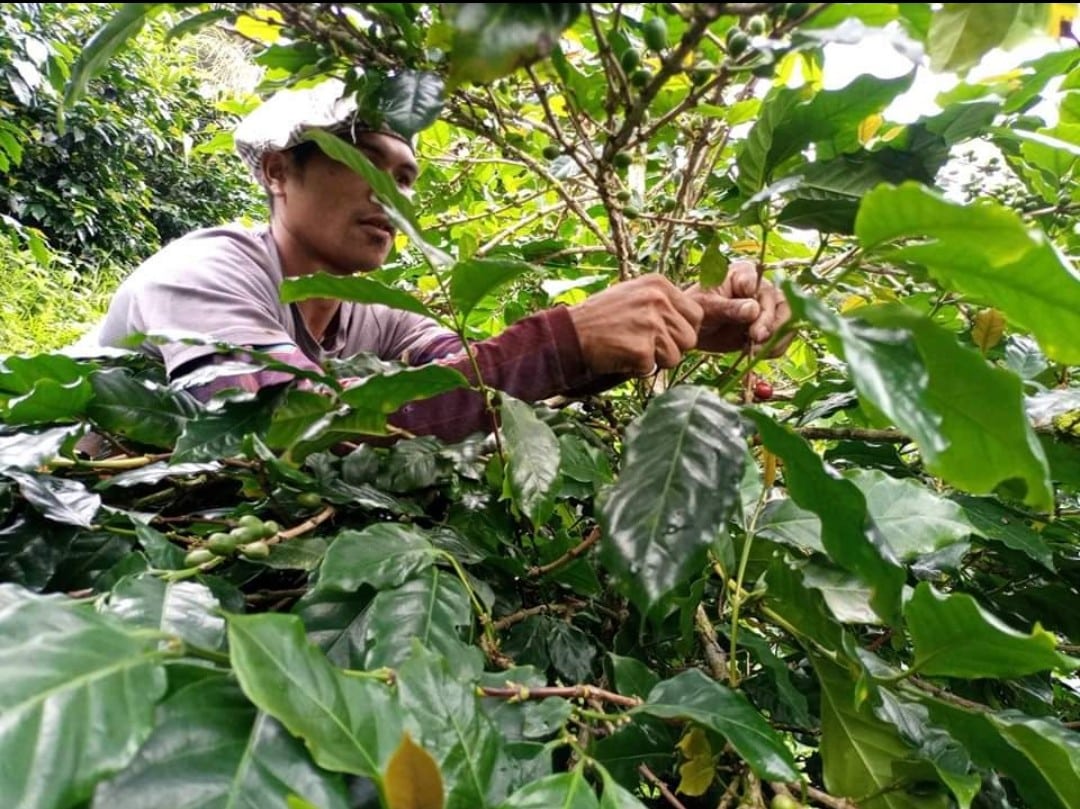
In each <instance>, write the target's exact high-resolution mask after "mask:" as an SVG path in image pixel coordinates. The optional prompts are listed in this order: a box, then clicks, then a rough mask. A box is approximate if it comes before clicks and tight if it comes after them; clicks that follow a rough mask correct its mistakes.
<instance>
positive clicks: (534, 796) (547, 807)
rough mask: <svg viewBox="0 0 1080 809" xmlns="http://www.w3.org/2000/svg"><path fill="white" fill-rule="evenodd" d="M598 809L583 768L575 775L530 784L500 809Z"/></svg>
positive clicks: (550, 776) (500, 806)
mask: <svg viewBox="0 0 1080 809" xmlns="http://www.w3.org/2000/svg"><path fill="white" fill-rule="evenodd" d="M553 807H558V809H599V807H600V804H599V803H597V800H596V793H595V792H593V789H592V787H591V786H589V782H588V781H586V780H585V775H584V772H583V770H582V768H581V767H578V768H577V769H575V770H574V771H573V772H563V773H558V774H557V775H549V776H548V777H547V778H541V779H540V780H539V781H535V782H533V783H531V784H528V785H526V786H524V787H522V788H521V789H519V790H518V791H517V792H515V793H514V794H513V795H511V796H510V797H509V798H508V799H507V800H506V801H505V802H503V803H501V804H500V805H499V809H553Z"/></svg>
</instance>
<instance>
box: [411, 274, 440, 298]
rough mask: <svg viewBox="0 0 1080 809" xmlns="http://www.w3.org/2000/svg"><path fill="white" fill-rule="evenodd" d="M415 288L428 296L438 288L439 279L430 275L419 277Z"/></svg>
mask: <svg viewBox="0 0 1080 809" xmlns="http://www.w3.org/2000/svg"><path fill="white" fill-rule="evenodd" d="M416 288H417V289H419V290H420V291H421V292H423V293H424V294H425V295H430V294H431V293H432V292H434V291H435V290H437V289H438V288H439V279H438V278H436V277H435V276H434V275H431V274H430V273H429V274H428V275H421V276H420V277H419V278H417V279H416Z"/></svg>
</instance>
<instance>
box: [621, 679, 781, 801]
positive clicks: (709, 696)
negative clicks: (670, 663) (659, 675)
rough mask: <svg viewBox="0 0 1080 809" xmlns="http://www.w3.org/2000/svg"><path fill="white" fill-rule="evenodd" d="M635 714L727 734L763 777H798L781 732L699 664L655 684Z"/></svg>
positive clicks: (771, 778) (777, 779)
mask: <svg viewBox="0 0 1080 809" xmlns="http://www.w3.org/2000/svg"><path fill="white" fill-rule="evenodd" d="M631 713H634V714H639V713H644V714H649V715H651V716H657V717H660V718H661V719H685V720H688V721H691V722H696V723H697V724H699V725H701V726H703V727H706V728H708V729H709V730H713V731H715V732H717V733H719V734H720V735H721V736H723V737H724V738H725V739H727V740H728V742H730V743H731V746H732V747H733V748H735V751H736V752H737V753H738V754H739V756H741V757H742V758H743V759H744V760H745V761H746V763H747V764H749V765H750V768H751V769H752V770H753V771H754V772H755V773H757V774H758V775H759V776H760V777H761V778H767V779H769V780H775V781H785V782H786V781H796V780H798V778H799V772H798V770H797V769H796V768H795V759H794V757H793V756H792V755H791V751H790V750H788V748H787V747H786V746H785V745H784V743H783V741H782V740H781V739H780V737H779V736H778V735H777V734H776V732H775V731H774V730H773V729H772V728H771V727H769V723H768V722H767V721H766V720H765V717H764V716H762V715H761V714H760V713H758V711H757V710H756V709H755V708H754V707H753V706H752V705H751V704H750V703H749V702H748V701H747V700H746V698H745V697H744V696H742V695H741V694H739V693H738V692H735V691H732V690H731V689H730V688H728V687H726V686H724V685H721V684H720V683H718V682H716V681H715V680H711V679H709V678H708V677H707V676H705V674H703V673H702V672H701V671H699V670H698V669H689V670H688V671H684V672H683V673H682V674H679V675H676V676H675V677H672V678H671V679H670V680H664V681H662V682H660V683H658V684H657V685H656V687H655V688H653V690H652V691H650V692H649V696H648V698H647V699H646V701H645V704H644V705H642V706H641V707H638V708H634V709H633V710H632V711H631Z"/></svg>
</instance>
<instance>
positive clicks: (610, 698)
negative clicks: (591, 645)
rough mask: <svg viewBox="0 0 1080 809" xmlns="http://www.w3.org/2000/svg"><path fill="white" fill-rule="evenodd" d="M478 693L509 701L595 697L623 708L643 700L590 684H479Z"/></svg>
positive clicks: (634, 705)
mask: <svg viewBox="0 0 1080 809" xmlns="http://www.w3.org/2000/svg"><path fill="white" fill-rule="evenodd" d="M480 693H481V694H483V695H484V696H485V697H496V698H497V699H508V700H510V701H511V702H524V701H525V700H530V699H547V698H548V697H562V698H563V699H583V700H590V699H596V700H600V701H602V702H610V703H611V704H612V705H622V706H623V707H624V708H636V707H637V706H638V705H641V704H642V702H643V701H642V700H641V699H639V698H638V697H626V696H623V695H622V694H616V693H615V692H614V691H607V690H605V689H603V688H597V687H595V686H592V685H545V686H540V687H538V688H529V687H528V686H525V685H516V684H513V683H511V684H510V686H508V687H507V688H495V687H492V686H481V687H480Z"/></svg>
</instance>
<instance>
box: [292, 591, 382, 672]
mask: <svg viewBox="0 0 1080 809" xmlns="http://www.w3.org/2000/svg"><path fill="white" fill-rule="evenodd" d="M373 597H374V593H372V592H371V591H370V590H364V591H361V592H353V593H340V592H335V591H333V590H310V591H308V593H307V594H306V595H305V596H304V597H303V598H301V599H300V601H298V602H297V604H296V606H295V607H294V608H293V612H294V613H295V614H296V615H298V616H300V619H301V620H302V621H303V622H304V628H305V629H306V630H307V636H308V640H309V641H311V642H312V643H314V644H315V645H316V646H318V647H319V648H320V649H322V650H323V652H325V653H326V657H327V659H328V660H329V661H330V662H331V663H333V664H334V665H335V666H339V667H341V668H343V669H359V668H363V665H364V648H365V645H366V641H365V640H364V634H365V632H366V622H365V620H364V610H365V609H367V606H368V604H370V603H371V599H372V598H373Z"/></svg>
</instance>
